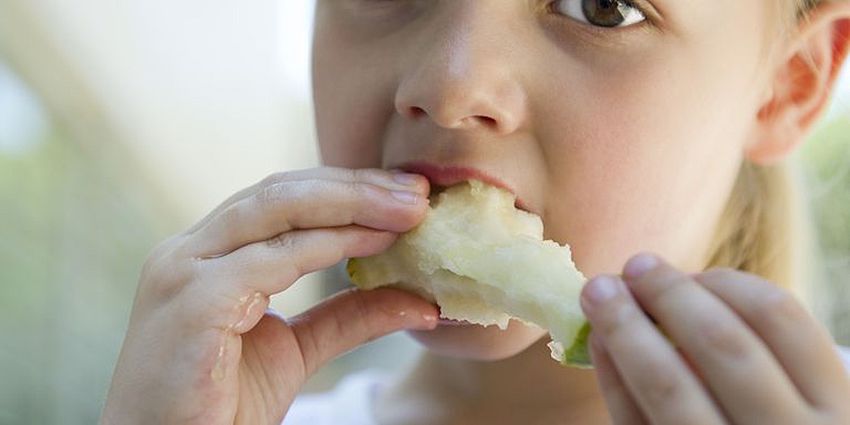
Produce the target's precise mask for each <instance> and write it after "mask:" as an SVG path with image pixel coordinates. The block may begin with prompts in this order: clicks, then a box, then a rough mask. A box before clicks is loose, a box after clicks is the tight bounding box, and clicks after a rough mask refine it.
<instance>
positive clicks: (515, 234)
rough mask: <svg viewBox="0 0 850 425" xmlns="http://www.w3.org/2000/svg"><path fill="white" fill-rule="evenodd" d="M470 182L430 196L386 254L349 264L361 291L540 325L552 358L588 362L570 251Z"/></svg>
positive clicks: (486, 320) (472, 318) (461, 316)
mask: <svg viewBox="0 0 850 425" xmlns="http://www.w3.org/2000/svg"><path fill="white" fill-rule="evenodd" d="M515 200H516V198H515V197H514V196H513V195H512V194H511V193H510V192H508V191H505V190H502V189H499V188H496V187H493V186H489V185H486V184H484V183H482V182H480V181H477V180H471V181H469V182H466V183H463V184H460V185H456V186H452V187H450V188H448V189H446V190H445V191H443V192H442V193H440V194H439V195H437V196H436V199H435V200H433V202H432V205H431V206H430V207H429V211H428V214H427V215H426V217H425V219H424V220H423V222H422V223H421V224H420V225H419V226H417V227H416V228H414V229H413V230H411V231H409V232H407V233H405V234H404V235H402V236H401V237H399V238H398V240H396V242H395V244H394V245H393V246H392V247H390V248H389V249H388V250H387V251H385V252H383V253H381V254H379V255H375V256H371V257H366V258H360V259H354V260H351V261H350V262H349V265H348V271H349V274H350V275H351V278H352V281H353V282H354V283H355V285H357V286H358V287H360V288H362V289H373V288H377V287H380V286H387V285H393V286H396V287H400V288H403V289H407V290H410V291H414V292H416V293H418V294H420V295H421V296H423V297H425V298H426V299H429V300H431V301H433V302H436V303H437V305H439V306H440V311H441V317H445V318H448V319H455V320H466V321H468V322H471V323H477V324H480V325H485V326H488V325H497V326H499V327H500V328H502V329H505V328H506V327H507V325H508V321H509V320H510V319H511V318H516V319H519V320H521V321H522V322H525V323H527V324H532V325H537V326H540V327H542V328H544V329H547V330H548V331H549V333H550V335H551V337H552V342H551V343H550V344H549V346H550V348H551V349H552V357H553V358H555V359H556V360H558V361H561V362H562V363H565V364H570V365H574V366H588V365H589V359H588V357H587V347H586V343H587V341H586V337H587V332H588V329H589V328H588V327H587V324H586V320H585V317H584V315H583V313H582V311H581V307H580V306H579V301H578V300H579V294H580V292H581V288H582V286H583V285H584V282H585V277H584V276H583V275H582V274H581V272H579V271H578V269H576V267H575V264H574V263H573V261H572V255H571V252H570V248H569V246H567V245H563V246H561V245H559V244H558V243H557V242H554V241H551V240H547V241H544V240H543V222H542V220H541V219H540V217H538V216H537V215H534V214H531V213H529V212H526V211H522V210H519V209H516V208H515V207H514V202H515Z"/></svg>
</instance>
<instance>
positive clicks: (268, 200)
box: [256, 181, 296, 208]
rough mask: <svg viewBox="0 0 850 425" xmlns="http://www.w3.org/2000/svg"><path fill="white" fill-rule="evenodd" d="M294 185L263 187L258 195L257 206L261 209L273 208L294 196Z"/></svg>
mask: <svg viewBox="0 0 850 425" xmlns="http://www.w3.org/2000/svg"><path fill="white" fill-rule="evenodd" d="M293 186H296V185H293V184H291V182H286V181H283V182H277V183H272V184H268V185H265V186H263V187H262V188H261V189H260V190H259V191H258V192H257V195H256V201H257V205H258V206H259V207H260V208H266V207H270V206H273V205H275V204H277V203H279V202H281V201H282V200H284V199H290V198H291V197H292V196H293Z"/></svg>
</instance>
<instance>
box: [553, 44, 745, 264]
mask: <svg viewBox="0 0 850 425" xmlns="http://www.w3.org/2000/svg"><path fill="white" fill-rule="evenodd" d="M664 57H665V58H667V59H666V60H665V59H664V58H661V57H656V58H647V59H646V60H645V61H641V62H632V63H630V64H629V66H628V69H625V68H624V69H623V70H621V71H620V70H618V71H614V72H608V73H595V74H587V75H581V74H579V75H580V78H581V79H582V80H581V81H575V80H574V81H572V82H569V83H567V84H563V85H562V86H563V87H565V88H567V87H569V89H565V90H568V93H569V95H564V94H563V93H562V95H561V96H559V97H560V98H561V99H570V100H569V101H561V102H554V101H550V102H549V103H550V104H552V105H556V107H552V108H551V109H549V110H548V111H547V114H548V115H549V116H550V117H553V119H552V120H550V122H551V125H550V126H548V127H547V128H546V129H545V135H543V136H541V139H542V140H545V141H546V142H545V149H546V150H547V155H546V157H547V158H549V159H548V160H549V164H548V168H549V169H550V170H553V177H552V182H553V186H552V189H551V190H550V196H549V199H548V200H547V208H546V217H544V220H545V221H546V223H547V232H548V233H549V234H548V235H547V237H551V238H554V239H556V240H561V241H563V242H568V243H570V244H571V245H573V244H574V245H575V247H574V252H575V256H576V261H577V263H578V264H579V265H580V267H582V269H583V271H585V272H586V273H589V274H596V273H602V272H609V273H617V272H619V270H620V269H621V268H622V265H623V264H624V263H625V261H626V260H627V259H628V258H629V257H630V256H631V255H634V254H636V253H637V252H639V251H642V250H652V251H655V252H658V253H660V254H662V255H664V256H666V257H668V258H669V259H670V260H671V261H673V262H674V263H676V264H678V265H679V266H681V267H685V268H692V269H698V268H700V267H701V264H700V262H701V261H702V259H703V256H704V252H703V250H704V249H705V248H706V247H707V245H708V244H709V242H710V240H709V239H710V237H711V233H712V232H711V229H712V228H713V226H714V223H715V220H716V219H717V217H718V216H719V214H720V213H721V211H722V207H723V206H724V201H725V197H726V196H727V195H728V193H729V190H730V188H731V185H732V183H733V181H734V177H735V175H736V172H737V170H738V167H739V164H740V161H741V152H742V149H743V148H742V147H743V143H744V141H745V139H746V137H747V135H748V132H749V128H750V125H752V122H753V121H752V120H753V119H754V117H755V113H756V112H755V111H756V108H755V106H756V102H755V101H754V99H755V95H754V94H751V93H754V92H755V91H754V90H752V89H751V88H748V87H747V86H746V84H745V81H746V80H745V78H744V77H742V76H741V75H740V72H732V71H729V70H726V71H719V70H716V69H711V67H708V66H700V63H699V62H700V59H701V58H694V57H688V56H687V55H682V56H676V55H672V54H670V53H669V52H667V53H665V54H664ZM671 57H672V58H676V59H673V60H671V59H669V58H671ZM702 59H704V60H705V61H708V60H710V58H702ZM741 63H746V62H741ZM743 67H744V68H746V67H747V65H743ZM751 117H752V118H751Z"/></svg>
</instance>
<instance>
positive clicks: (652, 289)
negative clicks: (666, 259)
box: [634, 269, 688, 305]
mask: <svg viewBox="0 0 850 425" xmlns="http://www.w3.org/2000/svg"><path fill="white" fill-rule="evenodd" d="M687 283H688V278H687V276H686V275H684V274H682V273H680V272H678V271H675V270H666V269H661V270H657V271H650V272H649V273H647V274H645V275H644V276H642V277H641V278H640V279H639V280H638V281H637V282H636V283H635V285H634V288H635V291H636V293H637V294H638V297H639V298H641V302H642V303H646V305H663V304H664V303H667V302H670V301H671V300H672V302H675V298H676V297H677V296H678V295H679V294H678V291H680V290H681V289H683V288H684V287H685V285H686V284H687Z"/></svg>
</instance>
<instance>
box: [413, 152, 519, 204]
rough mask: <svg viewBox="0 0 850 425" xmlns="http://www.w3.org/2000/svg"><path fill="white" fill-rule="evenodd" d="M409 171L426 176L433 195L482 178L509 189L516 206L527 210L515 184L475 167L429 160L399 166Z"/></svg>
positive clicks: (496, 185) (483, 180)
mask: <svg viewBox="0 0 850 425" xmlns="http://www.w3.org/2000/svg"><path fill="white" fill-rule="evenodd" d="M398 168H399V169H401V170H404V171H405V172H407V173H415V174H420V175H423V176H425V177H426V178H427V179H428V181H429V182H430V184H431V196H432V197H433V196H436V195H438V194H440V193H441V192H443V191H444V190H446V189H447V188H448V187H449V186H452V185H455V184H458V183H462V182H464V181H467V180H480V181H482V182H484V183H487V184H489V185H491V186H495V187H498V188H501V189H504V190H507V191H508V192H510V193H511V194H512V195H514V198H515V201H514V206H515V207H516V208H518V209H521V210H523V211H526V212H532V211H530V210H529V206H528V204H527V203H526V202H525V201H523V200H522V199H521V198H520V197H519V196H518V195H517V193H516V190H515V189H514V188H513V186H511V185H509V184H508V183H506V182H504V181H503V180H501V179H499V178H498V177H495V176H493V175H491V174H488V173H486V172H484V171H482V170H479V169H476V168H473V167H454V166H440V165H436V164H431V163H428V162H409V163H405V164H403V165H402V166H400V167H398Z"/></svg>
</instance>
